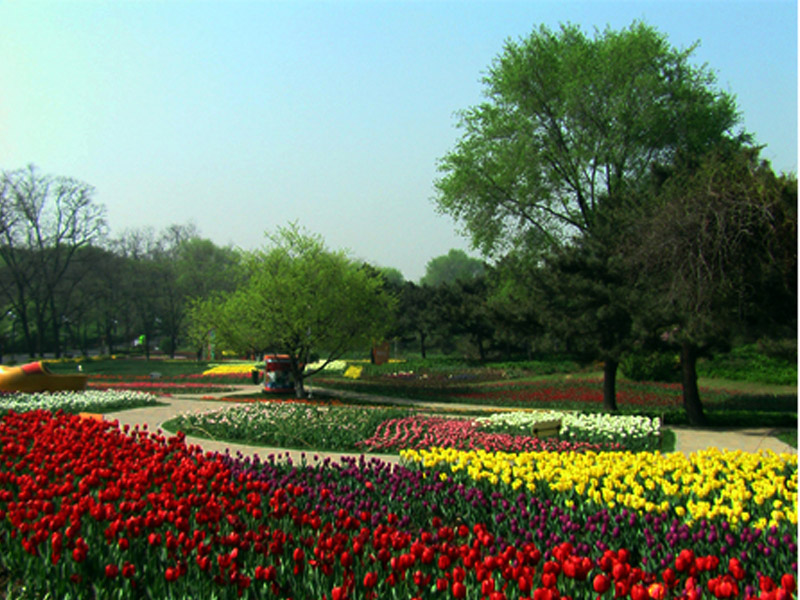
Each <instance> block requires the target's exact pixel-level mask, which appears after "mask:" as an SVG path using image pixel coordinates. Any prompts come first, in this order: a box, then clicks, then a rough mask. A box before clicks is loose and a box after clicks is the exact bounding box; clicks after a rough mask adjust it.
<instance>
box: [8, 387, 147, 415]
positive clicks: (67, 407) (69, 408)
mask: <svg viewBox="0 0 800 600" xmlns="http://www.w3.org/2000/svg"><path fill="white" fill-rule="evenodd" d="M157 402H158V400H157V398H156V396H154V395H153V394H149V393H147V392H140V391H137V390H85V391H80V392H54V393H46V392H39V393H34V394H24V393H21V392H16V393H13V394H8V395H5V396H0V412H3V411H6V410H13V411H15V412H25V411H29V410H40V409H41V410H50V411H56V410H63V411H65V412H90V411H93V410H102V409H109V408H119V409H124V408H127V407H129V406H130V407H133V406H144V405H146V404H156V403H157Z"/></svg>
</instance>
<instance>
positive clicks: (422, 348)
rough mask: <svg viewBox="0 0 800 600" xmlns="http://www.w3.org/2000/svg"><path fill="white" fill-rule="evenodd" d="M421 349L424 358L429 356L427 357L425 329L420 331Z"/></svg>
mask: <svg viewBox="0 0 800 600" xmlns="http://www.w3.org/2000/svg"><path fill="white" fill-rule="evenodd" d="M419 351H420V354H422V358H427V357H426V348H425V332H424V331H420V332H419Z"/></svg>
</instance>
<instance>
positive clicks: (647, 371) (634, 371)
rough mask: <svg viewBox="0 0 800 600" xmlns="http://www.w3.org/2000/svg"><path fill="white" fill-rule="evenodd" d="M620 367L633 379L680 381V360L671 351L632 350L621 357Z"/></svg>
mask: <svg viewBox="0 0 800 600" xmlns="http://www.w3.org/2000/svg"><path fill="white" fill-rule="evenodd" d="M620 368H621V369H622V373H623V374H624V375H625V377H627V378H628V379H631V380H633V381H664V382H668V383H671V382H676V381H680V373H681V372H680V360H679V358H678V357H677V356H676V355H675V354H673V353H666V352H650V353H645V352H632V353H630V354H627V355H626V356H624V357H623V358H622V360H621V361H620Z"/></svg>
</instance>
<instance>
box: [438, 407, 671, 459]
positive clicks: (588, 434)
mask: <svg viewBox="0 0 800 600" xmlns="http://www.w3.org/2000/svg"><path fill="white" fill-rule="evenodd" d="M475 421H476V423H477V425H478V426H479V427H482V428H484V429H486V430H488V431H510V432H516V433H519V432H524V431H532V430H534V429H535V428H536V426H537V425H540V424H542V423H549V422H552V421H558V422H560V423H561V426H560V428H559V432H558V435H559V437H560V438H561V439H562V440H568V441H581V442H588V443H592V444H616V445H617V446H621V447H623V448H625V449H626V450H655V449H658V447H659V443H660V438H661V422H660V420H659V419H658V418H650V417H640V416H633V415H610V414H599V413H598V414H582V413H576V412H571V411H550V410H540V411H535V412H522V411H518V412H506V413H495V414H493V415H491V416H489V417H479V418H477V419H476V420H475ZM439 445H445V444H439ZM526 450H527V449H526Z"/></svg>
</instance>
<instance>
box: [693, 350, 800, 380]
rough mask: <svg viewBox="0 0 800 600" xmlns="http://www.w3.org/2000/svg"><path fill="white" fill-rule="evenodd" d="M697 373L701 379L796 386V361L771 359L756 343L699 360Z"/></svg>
mask: <svg viewBox="0 0 800 600" xmlns="http://www.w3.org/2000/svg"><path fill="white" fill-rule="evenodd" d="M697 373H698V375H699V376H701V377H717V378H720V379H733V380H736V381H755V382H759V383H770V384H775V385H797V359H796V356H795V360H793V361H791V360H786V359H785V358H777V357H771V356H768V355H766V354H764V352H763V351H762V350H761V348H760V347H759V346H758V345H757V344H746V345H743V346H739V347H737V348H733V349H732V350H731V351H730V352H727V353H725V354H720V355H717V356H714V357H712V358H709V359H705V360H700V361H699V362H698V365H697Z"/></svg>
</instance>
